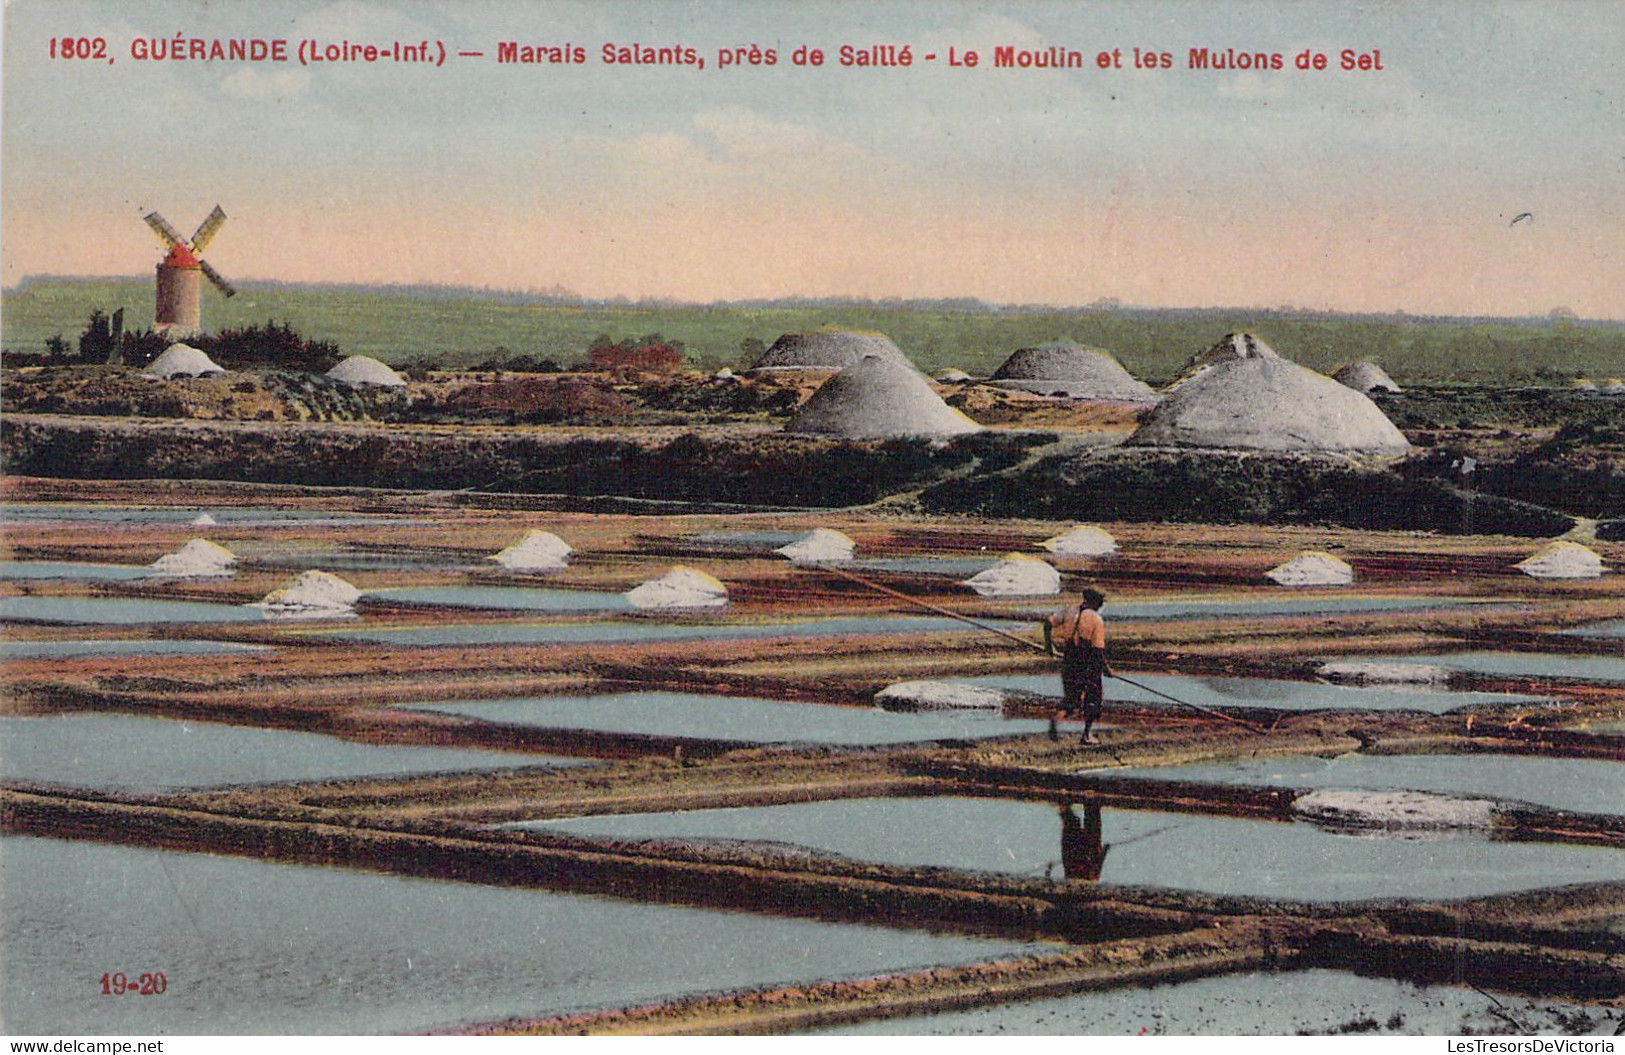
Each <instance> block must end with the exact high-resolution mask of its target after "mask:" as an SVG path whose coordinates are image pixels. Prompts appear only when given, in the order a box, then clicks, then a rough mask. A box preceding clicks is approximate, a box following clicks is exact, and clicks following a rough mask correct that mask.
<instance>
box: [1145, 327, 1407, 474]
mask: <svg viewBox="0 0 1625 1055" xmlns="http://www.w3.org/2000/svg"><path fill="white" fill-rule="evenodd" d="M1196 364H1197V365H1196V366H1195V368H1194V369H1193V370H1192V371H1191V372H1190V373H1188V374H1187V375H1186V376H1185V377H1184V378H1183V379H1182V380H1180V381H1179V382H1178V383H1177V384H1175V385H1174V386H1173V387H1172V388H1170V389H1169V390H1168V393H1167V395H1166V396H1165V397H1164V398H1163V400H1162V402H1161V403H1159V404H1157V406H1156V407H1155V408H1153V409H1152V410H1151V412H1150V413H1149V414H1148V415H1147V416H1146V418H1145V422H1144V424H1142V425H1141V426H1140V428H1139V429H1138V430H1137V431H1136V432H1135V433H1134V435H1132V436H1130V437H1129V438H1128V441H1127V442H1128V443H1129V444H1132V445H1136V446H1141V447H1216V448H1244V449H1248V450H1265V451H1339V452H1348V453H1372V454H1402V453H1404V452H1405V451H1408V450H1410V446H1411V445H1410V443H1409V441H1407V440H1406V439H1405V437H1404V435H1403V434H1402V433H1401V432H1400V431H1399V430H1398V429H1397V428H1395V427H1394V423H1393V422H1391V421H1389V420H1388V419H1387V418H1386V417H1384V416H1383V413H1382V411H1381V410H1379V409H1378V408H1377V405H1376V404H1375V403H1373V402H1371V399H1370V397H1368V396H1366V395H1364V394H1363V393H1360V392H1356V391H1354V389H1352V388H1348V387H1345V386H1344V385H1340V384H1338V383H1337V382H1336V381H1333V380H1332V379H1331V378H1329V377H1326V376H1324V375H1322V374H1317V373H1315V372H1314V371H1313V370H1308V369H1305V368H1304V367H1301V366H1299V365H1298V364H1297V363H1294V362H1292V361H1290V360H1288V359H1283V358H1281V357H1280V356H1278V355H1276V354H1275V352H1274V351H1272V350H1271V349H1270V348H1269V347H1268V346H1267V345H1265V344H1264V342H1262V341H1260V340H1258V338H1256V337H1253V336H1252V335H1250V334H1232V335H1230V336H1229V337H1226V338H1225V339H1224V340H1223V341H1220V342H1219V343H1218V344H1217V345H1215V346H1214V347H1213V348H1210V349H1208V351H1206V352H1204V353H1202V354H1201V355H1199V356H1197V357H1196Z"/></svg>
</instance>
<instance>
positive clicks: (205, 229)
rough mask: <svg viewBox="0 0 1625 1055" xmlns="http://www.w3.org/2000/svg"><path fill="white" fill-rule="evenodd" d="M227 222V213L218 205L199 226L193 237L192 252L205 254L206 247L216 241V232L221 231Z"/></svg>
mask: <svg viewBox="0 0 1625 1055" xmlns="http://www.w3.org/2000/svg"><path fill="white" fill-rule="evenodd" d="M225 222H226V211H225V210H224V209H222V208H220V206H218V205H216V206H215V207H214V212H211V213H210V214H209V215H208V216H205V217H204V218H203V222H202V223H200V224H198V225H197V234H194V235H193V236H192V252H194V253H201V252H203V249H204V247H205V246H207V245H208V244H209V243H210V242H212V241H214V236H215V232H216V231H218V230H220V225H221V224H223V223H225Z"/></svg>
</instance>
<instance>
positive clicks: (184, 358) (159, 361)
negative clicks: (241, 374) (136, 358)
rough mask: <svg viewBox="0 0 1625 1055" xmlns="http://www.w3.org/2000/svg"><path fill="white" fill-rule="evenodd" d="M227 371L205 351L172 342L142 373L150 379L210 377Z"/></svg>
mask: <svg viewBox="0 0 1625 1055" xmlns="http://www.w3.org/2000/svg"><path fill="white" fill-rule="evenodd" d="M225 372H226V371H225V370H224V368H222V367H221V366H220V364H219V363H216V362H215V361H214V360H213V359H210V358H209V357H208V356H207V355H205V354H204V353H202V352H200V351H198V350H197V349H196V348H193V347H192V346H191V345H189V344H172V345H170V346H169V347H168V348H166V349H164V353H163V354H162V355H160V356H159V357H158V358H156V359H154V360H153V361H152V362H151V363H150V364H149V365H148V366H147V368H146V370H144V371H143V372H142V374H141V376H142V377H145V378H148V379H155V380H161V379H163V378H169V377H209V376H213V375H215V374H223V373H225Z"/></svg>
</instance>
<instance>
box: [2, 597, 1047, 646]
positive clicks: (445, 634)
mask: <svg viewBox="0 0 1625 1055" xmlns="http://www.w3.org/2000/svg"><path fill="white" fill-rule="evenodd" d="M3 611H4V608H3V602H0V612H3ZM990 625H994V626H1001V627H1004V628H1006V629H1011V628H1013V629H1016V630H1020V629H1022V625H1021V624H1019V623H997V622H992V623H990ZM940 633H959V634H965V633H981V631H978V630H974V629H973V628H971V627H968V626H966V625H965V624H964V623H961V622H960V621H959V620H957V619H948V618H946V617H943V616H914V615H895V616H873V617H870V616H861V617H859V616H854V617H849V618H841V619H808V620H801V621H796V622H773V623H662V622H654V621H653V620H641V619H616V620H609V621H603V622H593V623H527V622H513V623H479V624H465V625H462V626H457V625H452V624H446V623H436V624H435V625H433V626H413V627H381V628H378V629H374V630H341V631H337V632H335V633H333V634H332V636H333V637H340V638H349V639H351V640H357V641H375V642H378V643H380V644H388V645H549V644H559V645H579V644H656V643H659V642H663V641H737V640H742V639H749V638H764V637H791V638H797V637H849V636H850V637H855V636H862V635H866V634H940Z"/></svg>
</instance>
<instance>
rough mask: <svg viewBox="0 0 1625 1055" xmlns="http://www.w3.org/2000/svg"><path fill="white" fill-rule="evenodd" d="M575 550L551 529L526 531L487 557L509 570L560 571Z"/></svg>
mask: <svg viewBox="0 0 1625 1055" xmlns="http://www.w3.org/2000/svg"><path fill="white" fill-rule="evenodd" d="M573 552H575V551H574V550H572V549H571V548H570V544H569V543H568V542H566V541H564V540H563V539H561V538H559V537H558V536H557V535H555V534H553V533H552V532H551V531H527V532H525V535H524V537H523V538H521V539H520V540H519V541H518V542H515V543H514V544H513V545H511V546H509V547H507V548H506V549H502V550H498V551H497V552H496V553H493V554H491V556H489V557H487V558H486V559H487V560H494V561H496V562H497V563H498V564H500V565H502V566H503V567H504V568H507V569H508V570H509V571H562V570H563V569H564V567H565V560H566V558H568V557H569V556H570V554H571V553H573Z"/></svg>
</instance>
